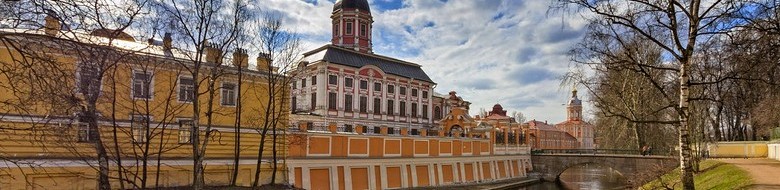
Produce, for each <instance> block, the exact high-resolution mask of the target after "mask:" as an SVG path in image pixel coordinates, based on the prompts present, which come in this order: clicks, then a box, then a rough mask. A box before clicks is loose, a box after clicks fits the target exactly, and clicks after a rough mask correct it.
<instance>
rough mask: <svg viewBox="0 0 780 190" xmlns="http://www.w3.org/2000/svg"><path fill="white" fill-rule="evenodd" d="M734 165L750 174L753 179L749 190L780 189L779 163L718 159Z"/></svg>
mask: <svg viewBox="0 0 780 190" xmlns="http://www.w3.org/2000/svg"><path fill="white" fill-rule="evenodd" d="M718 161H721V162H725V163H729V164H734V165H736V166H737V167H739V168H742V169H744V170H745V171H748V173H750V177H752V178H753V185H751V186H750V188H751V189H780V177H778V176H780V161H777V160H771V159H767V158H754V159H719V160H718Z"/></svg>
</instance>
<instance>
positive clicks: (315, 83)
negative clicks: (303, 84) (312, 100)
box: [311, 75, 317, 86]
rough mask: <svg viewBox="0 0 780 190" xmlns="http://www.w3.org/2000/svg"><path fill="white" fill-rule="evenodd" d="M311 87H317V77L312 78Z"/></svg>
mask: <svg viewBox="0 0 780 190" xmlns="http://www.w3.org/2000/svg"><path fill="white" fill-rule="evenodd" d="M311 85H312V86H314V85H317V75H314V76H311Z"/></svg>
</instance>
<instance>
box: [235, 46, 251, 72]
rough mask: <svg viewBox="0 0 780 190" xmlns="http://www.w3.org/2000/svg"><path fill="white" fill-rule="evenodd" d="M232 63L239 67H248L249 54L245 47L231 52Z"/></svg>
mask: <svg viewBox="0 0 780 190" xmlns="http://www.w3.org/2000/svg"><path fill="white" fill-rule="evenodd" d="M233 65H234V66H236V67H240V68H241V69H246V68H247V67H249V55H247V54H246V50H245V49H241V48H238V49H236V51H234V52H233Z"/></svg>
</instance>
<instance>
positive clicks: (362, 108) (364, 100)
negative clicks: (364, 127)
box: [360, 96, 368, 113]
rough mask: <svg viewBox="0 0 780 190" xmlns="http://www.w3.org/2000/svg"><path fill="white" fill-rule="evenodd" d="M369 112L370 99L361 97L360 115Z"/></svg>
mask: <svg viewBox="0 0 780 190" xmlns="http://www.w3.org/2000/svg"><path fill="white" fill-rule="evenodd" d="M367 112H368V98H367V97H365V96H361V97H360V113H367Z"/></svg>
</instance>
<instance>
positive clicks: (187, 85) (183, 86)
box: [179, 77, 195, 102]
mask: <svg viewBox="0 0 780 190" xmlns="http://www.w3.org/2000/svg"><path fill="white" fill-rule="evenodd" d="M193 100H195V80H192V78H187V77H182V78H179V101H182V102H192V101H193Z"/></svg>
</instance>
